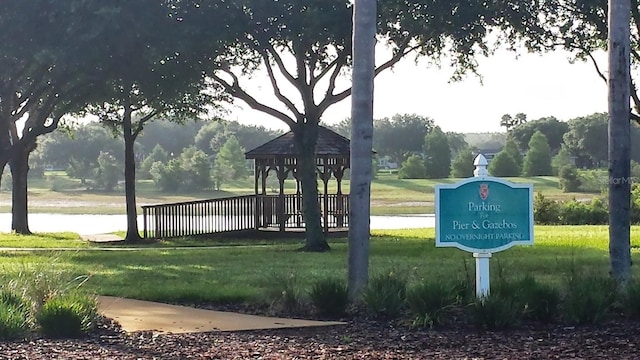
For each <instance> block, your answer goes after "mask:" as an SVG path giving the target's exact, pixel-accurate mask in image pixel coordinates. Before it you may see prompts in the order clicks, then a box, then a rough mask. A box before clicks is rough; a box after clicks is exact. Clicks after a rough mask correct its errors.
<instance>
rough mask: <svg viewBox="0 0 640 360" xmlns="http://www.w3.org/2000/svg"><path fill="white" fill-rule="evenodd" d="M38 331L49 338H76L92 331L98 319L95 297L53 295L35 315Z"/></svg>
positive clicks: (74, 294)
mask: <svg viewBox="0 0 640 360" xmlns="http://www.w3.org/2000/svg"><path fill="white" fill-rule="evenodd" d="M35 318H36V323H37V325H38V326H39V328H40V331H41V332H42V333H43V334H44V335H45V336H48V337H51V338H78V337H81V336H83V335H85V334H87V333H89V332H90V331H92V330H93V329H94V328H95V326H96V322H97V319H98V302H97V299H96V298H95V297H92V296H88V295H85V294H81V293H68V294H64V295H55V296H53V297H51V298H49V299H47V300H46V301H45V303H44V304H43V305H42V307H41V308H40V309H39V310H38V311H37V312H36V314H35Z"/></svg>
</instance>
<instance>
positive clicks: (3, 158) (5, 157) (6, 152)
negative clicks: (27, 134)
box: [0, 101, 11, 185]
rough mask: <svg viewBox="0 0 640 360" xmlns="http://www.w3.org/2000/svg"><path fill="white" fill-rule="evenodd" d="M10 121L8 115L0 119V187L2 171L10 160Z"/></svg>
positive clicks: (0, 109)
mask: <svg viewBox="0 0 640 360" xmlns="http://www.w3.org/2000/svg"><path fill="white" fill-rule="evenodd" d="M0 102H1V101H0ZM1 113H2V105H0V114H1ZM10 121H11V116H10V115H3V116H1V117H0V185H1V182H2V180H1V179H2V174H4V169H5V167H6V166H7V164H8V163H9V159H10V158H11V132H10V127H9V122H10Z"/></svg>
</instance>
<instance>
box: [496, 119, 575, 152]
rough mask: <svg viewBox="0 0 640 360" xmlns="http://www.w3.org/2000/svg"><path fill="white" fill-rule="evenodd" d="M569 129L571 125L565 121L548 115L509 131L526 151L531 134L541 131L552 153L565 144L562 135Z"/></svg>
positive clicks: (519, 146) (522, 149)
mask: <svg viewBox="0 0 640 360" xmlns="http://www.w3.org/2000/svg"><path fill="white" fill-rule="evenodd" d="M568 130H569V125H567V123H566V122H565V121H560V120H558V119H556V118H554V117H547V118H541V119H537V120H533V121H529V122H527V123H525V124H521V125H517V126H516V127H514V128H513V129H511V131H510V132H509V137H510V138H512V139H514V140H515V141H516V143H517V145H518V148H519V149H520V150H521V151H523V152H526V151H527V146H528V144H529V141H530V140H531V136H533V134H534V133H535V132H536V131H540V132H541V133H542V134H544V136H546V137H547V141H548V142H549V147H550V148H551V153H557V152H558V151H559V150H560V148H561V146H562V144H563V139H562V137H563V136H564V134H565V133H566V132H567V131H568Z"/></svg>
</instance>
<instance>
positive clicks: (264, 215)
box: [245, 126, 350, 233]
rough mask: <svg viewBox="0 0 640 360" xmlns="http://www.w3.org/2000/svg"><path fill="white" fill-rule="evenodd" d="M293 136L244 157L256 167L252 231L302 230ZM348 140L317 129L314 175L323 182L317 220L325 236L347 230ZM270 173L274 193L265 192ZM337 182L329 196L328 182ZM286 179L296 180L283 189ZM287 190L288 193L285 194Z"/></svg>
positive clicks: (328, 131)
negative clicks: (275, 183) (344, 181)
mask: <svg viewBox="0 0 640 360" xmlns="http://www.w3.org/2000/svg"><path fill="white" fill-rule="evenodd" d="M293 136H294V135H293V132H292V131H290V132H288V133H286V134H284V135H281V136H279V137H277V138H275V139H273V140H271V141H269V142H267V143H265V144H263V145H261V146H258V147H257V148H255V149H253V150H250V151H248V152H246V153H245V157H246V158H247V159H253V160H254V165H255V173H254V176H255V195H256V196H255V197H256V201H255V207H256V208H255V228H256V230H259V229H269V228H277V229H278V230H279V231H280V232H285V231H287V229H291V230H296V229H303V228H304V227H305V222H304V217H303V213H302V188H301V186H300V177H299V173H298V168H297V157H298V151H296V146H295V142H294V139H293ZM349 157H350V147H349V139H347V138H345V137H344V136H342V135H339V134H337V133H335V132H333V131H331V130H329V129H327V128H325V127H322V126H319V127H318V141H317V143H316V174H317V176H318V178H319V179H320V180H321V181H322V185H323V186H322V189H319V199H318V200H319V203H320V216H321V221H322V226H323V229H324V231H325V233H328V232H329V231H330V229H342V228H346V227H348V218H349V217H348V214H349V194H343V193H342V179H343V177H344V173H345V170H346V169H348V168H349ZM270 173H273V174H274V175H275V176H276V178H277V180H278V190H277V192H275V191H271V193H268V192H267V179H268V177H269V174H270ZM332 178H333V179H335V181H336V185H337V186H336V191H335V193H334V194H329V182H330V181H331V179H332ZM287 179H291V180H295V189H293V186H290V187H287V186H285V181H286V180H287ZM287 190H289V193H287Z"/></svg>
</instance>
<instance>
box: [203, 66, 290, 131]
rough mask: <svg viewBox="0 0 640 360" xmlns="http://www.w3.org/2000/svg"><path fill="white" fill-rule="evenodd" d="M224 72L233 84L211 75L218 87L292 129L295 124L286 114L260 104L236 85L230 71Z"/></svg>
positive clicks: (236, 78)
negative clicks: (220, 86) (231, 79)
mask: <svg viewBox="0 0 640 360" xmlns="http://www.w3.org/2000/svg"><path fill="white" fill-rule="evenodd" d="M225 72H226V73H227V74H229V75H230V76H231V77H232V78H233V84H230V83H229V82H227V81H226V80H224V79H222V78H220V77H219V76H217V75H215V74H213V75H212V77H213V79H214V80H215V81H217V82H218V83H219V84H220V85H222V87H224V89H225V90H226V91H227V92H228V93H229V94H231V95H232V96H233V97H235V98H238V99H240V100H242V101H244V102H245V103H247V105H249V106H250V107H251V108H252V109H254V110H258V111H261V112H263V113H265V114H268V115H271V116H273V117H275V118H277V119H279V120H281V121H282V122H284V123H285V124H287V126H289V127H290V128H293V127H294V126H295V125H296V122H295V121H294V120H292V119H291V118H290V117H289V116H288V115H287V114H285V113H283V112H281V111H278V110H276V109H274V108H272V107H269V106H267V105H264V104H262V103H260V102H259V101H258V100H256V99H255V98H254V97H253V96H251V95H249V94H248V93H247V92H246V91H244V90H243V89H242V88H241V87H240V86H239V85H238V77H237V76H236V75H235V74H234V73H233V72H231V71H225Z"/></svg>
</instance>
